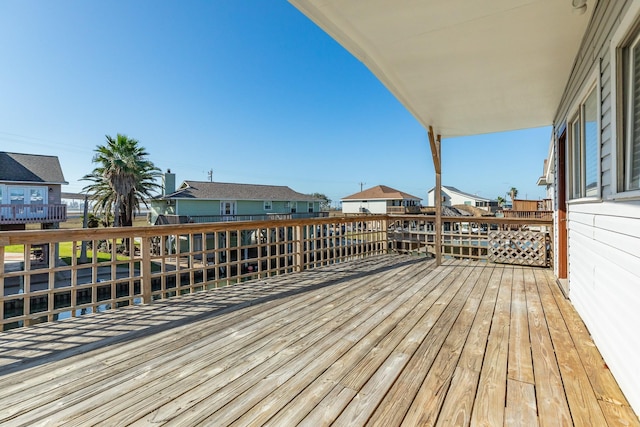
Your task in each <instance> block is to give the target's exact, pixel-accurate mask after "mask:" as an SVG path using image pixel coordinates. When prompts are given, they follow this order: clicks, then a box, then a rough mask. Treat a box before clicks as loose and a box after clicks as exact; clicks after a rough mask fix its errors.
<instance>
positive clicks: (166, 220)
mask: <svg viewBox="0 0 640 427" xmlns="http://www.w3.org/2000/svg"><path fill="white" fill-rule="evenodd" d="M328 216H329V212H298V213H296V212H292V213H273V214H258V215H165V214H162V215H158V219H157V220H156V225H176V224H192V223H197V224H202V223H209V222H231V221H272V220H281V219H307V218H326V217H328Z"/></svg>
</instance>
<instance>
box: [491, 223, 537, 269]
mask: <svg viewBox="0 0 640 427" xmlns="http://www.w3.org/2000/svg"><path fill="white" fill-rule="evenodd" d="M489 261H491V262H495V263H499V264H517V265H531V266H540V267H546V266H547V245H546V233H543V232H539V231H490V232H489Z"/></svg>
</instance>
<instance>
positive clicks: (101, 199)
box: [83, 134, 160, 227]
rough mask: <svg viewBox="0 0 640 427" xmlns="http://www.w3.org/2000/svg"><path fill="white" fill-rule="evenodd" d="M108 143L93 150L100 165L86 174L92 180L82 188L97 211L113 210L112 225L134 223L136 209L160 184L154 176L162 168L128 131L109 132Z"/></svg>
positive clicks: (158, 173)
mask: <svg viewBox="0 0 640 427" xmlns="http://www.w3.org/2000/svg"><path fill="white" fill-rule="evenodd" d="M106 139H107V143H106V144H105V145H99V146H98V147H97V148H96V149H95V150H94V151H95V152H96V154H95V155H94V156H93V160H92V161H93V163H97V166H96V167H95V168H94V169H93V171H92V172H91V173H90V174H87V175H85V176H84V177H83V179H84V180H87V181H91V182H92V183H91V184H89V185H87V186H86V187H84V188H83V191H86V192H88V193H89V198H90V199H91V200H93V201H94V212H96V213H100V214H103V215H104V216H105V217H109V214H111V213H113V218H114V220H113V226H114V227H118V226H131V225H133V212H134V211H135V210H137V209H139V208H140V201H142V202H143V203H144V204H145V206H147V202H146V200H147V199H148V198H150V197H152V192H153V191H154V190H156V189H158V188H159V185H158V184H156V182H155V179H156V178H158V177H159V176H160V169H159V168H157V167H155V165H154V164H153V162H151V161H149V160H147V156H148V153H147V152H146V151H145V149H144V148H143V147H141V146H140V145H138V141H137V140H135V139H133V138H129V137H127V136H126V135H122V134H117V136H116V138H115V139H114V138H112V137H111V136H109V135H106Z"/></svg>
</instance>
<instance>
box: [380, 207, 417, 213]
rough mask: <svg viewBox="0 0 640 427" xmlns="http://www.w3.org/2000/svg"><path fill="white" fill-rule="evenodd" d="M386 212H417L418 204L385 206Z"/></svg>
mask: <svg viewBox="0 0 640 427" xmlns="http://www.w3.org/2000/svg"><path fill="white" fill-rule="evenodd" d="M387 213H389V214H394V215H396V214H400V215H405V214H419V213H420V206H387Z"/></svg>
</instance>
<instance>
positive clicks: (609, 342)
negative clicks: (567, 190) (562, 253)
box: [569, 202, 640, 413]
mask: <svg viewBox="0 0 640 427" xmlns="http://www.w3.org/2000/svg"><path fill="white" fill-rule="evenodd" d="M639 249H640V202H634V203H624V204H622V203H615V202H604V203H600V204H595V205H594V204H577V205H572V206H571V209H570V213H569V253H570V257H569V277H570V298H571V301H572V303H573V304H574V306H575V307H576V309H577V310H578V312H579V313H580V315H581V316H582V319H583V320H584V322H585V324H586V325H587V327H588V328H589V331H590V332H591V334H592V335H593V337H594V340H595V342H596V343H597V345H598V348H599V349H600V351H601V353H602V355H603V357H604V359H605V361H606V362H607V365H608V366H609V368H610V369H611V371H612V372H613V374H614V376H615V377H616V380H617V381H618V383H619V384H620V387H621V388H622V390H623V391H624V392H625V394H626V396H627V399H629V401H630V403H631V405H632V406H633V407H634V409H635V411H636V413H638V412H640V387H638V384H640V363H639V362H638V353H637V352H638V348H639V347H640V334H639V332H638V326H639V325H640V250H639Z"/></svg>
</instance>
